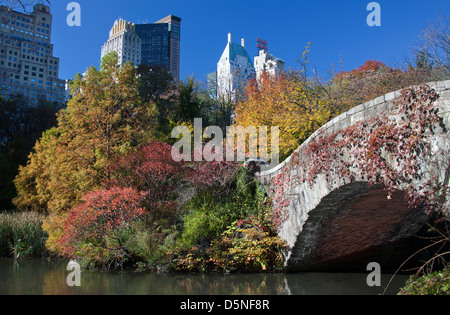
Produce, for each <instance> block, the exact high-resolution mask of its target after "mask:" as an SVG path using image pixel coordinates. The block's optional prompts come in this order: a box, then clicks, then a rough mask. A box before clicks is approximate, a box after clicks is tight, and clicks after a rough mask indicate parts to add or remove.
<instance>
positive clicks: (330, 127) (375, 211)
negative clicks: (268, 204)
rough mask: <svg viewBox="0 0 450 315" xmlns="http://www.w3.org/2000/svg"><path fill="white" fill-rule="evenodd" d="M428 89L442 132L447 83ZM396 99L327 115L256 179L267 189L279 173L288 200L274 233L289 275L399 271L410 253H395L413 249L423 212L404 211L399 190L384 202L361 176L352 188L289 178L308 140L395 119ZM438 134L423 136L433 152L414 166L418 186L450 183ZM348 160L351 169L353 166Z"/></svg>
mask: <svg viewBox="0 0 450 315" xmlns="http://www.w3.org/2000/svg"><path fill="white" fill-rule="evenodd" d="M427 85H428V86H430V87H431V88H432V89H434V90H435V91H436V92H437V94H439V99H438V100H437V101H436V102H435V103H434V104H433V108H435V109H438V110H439V111H438V116H439V117H440V119H441V126H442V124H443V125H445V129H447V130H449V129H450V81H442V82H433V83H429V84H427ZM400 96H401V92H400V91H396V92H392V93H389V94H386V95H384V96H381V97H379V98H376V99H374V100H371V101H369V102H367V103H364V104H361V105H359V106H357V107H355V108H353V109H351V110H350V111H348V112H346V113H344V114H342V115H340V116H338V117H336V118H334V119H333V120H331V121H330V122H328V123H327V124H326V125H324V126H323V127H322V128H320V129H319V130H317V131H316V132H315V133H314V134H313V135H312V136H311V137H310V138H309V139H307V140H306V141H305V142H304V143H303V144H302V145H301V146H300V147H299V148H298V149H297V150H296V151H295V152H294V154H293V155H291V157H289V158H288V159H287V160H286V161H284V162H283V163H281V164H280V165H278V166H277V167H275V168H273V169H271V170H269V171H265V172H261V173H260V174H259V179H260V181H261V183H262V184H263V185H264V186H265V187H266V188H267V187H268V186H270V184H271V183H272V182H273V180H274V179H275V178H276V177H277V176H278V175H280V174H285V175H286V177H285V178H284V184H285V192H284V194H285V195H289V196H290V198H289V201H288V206H287V207H285V208H284V211H285V213H284V215H285V220H283V221H282V222H281V224H280V226H279V228H278V234H279V236H280V237H281V238H282V239H284V240H285V241H286V243H287V245H288V251H287V253H286V266H287V268H288V270H291V271H295V270H332V269H347V268H350V269H357V270H365V268H366V266H367V263H368V262H370V261H377V262H379V263H380V264H381V266H382V267H383V266H389V265H392V267H393V266H394V265H395V266H396V267H398V266H399V262H402V261H403V260H404V259H406V258H407V257H409V255H411V254H412V253H413V252H411V251H408V253H407V254H406V256H405V253H404V251H402V249H403V248H405V246H406V247H407V248H408V249H409V250H410V249H411V246H413V245H412V243H414V244H416V242H414V235H416V234H417V233H418V231H419V230H421V228H423V226H424V224H425V223H426V220H427V215H426V214H425V212H424V211H423V209H421V208H420V207H417V208H411V207H408V203H407V201H406V200H405V198H404V196H405V193H404V192H403V191H401V190H398V191H396V192H395V193H393V194H392V196H389V197H388V198H387V192H386V191H385V190H384V189H383V188H382V187H380V186H372V187H369V185H368V183H367V180H366V178H365V176H364V174H360V176H359V178H358V176H357V177H356V178H354V179H353V180H352V181H351V183H350V182H349V181H348V180H347V181H346V180H345V179H343V178H342V176H341V177H340V176H339V175H337V174H334V173H332V174H331V173H330V174H319V175H318V176H317V177H316V178H315V179H314V182H313V183H312V184H309V183H307V182H302V181H298V180H294V179H293V178H294V176H295V175H296V174H297V173H298V172H299V171H300V170H299V169H298V168H299V166H298V164H296V163H294V162H293V160H294V159H295V158H296V159H298V160H301V159H302V156H307V155H306V154H305V152H307V149H308V147H309V146H310V144H311V143H312V142H313V141H315V140H317V139H320V138H323V137H326V136H330V135H333V134H335V133H336V132H338V131H342V130H344V129H346V128H347V127H350V126H353V125H354V124H355V123H356V122H360V121H361V122H362V121H368V120H369V119H371V118H373V117H377V116H378V117H379V116H384V117H388V116H389V117H390V118H391V117H392V118H393V119H401V118H400V116H398V115H399V114H398V113H396V112H395V109H396V101H397V100H398V99H399V97H400ZM396 115H397V116H396ZM397 121H398V120H397ZM438 129H439V130H438ZM438 129H436V130H434V131H433V132H432V133H428V134H427V136H426V137H424V138H423V139H422V141H423V142H427V143H428V144H430V148H431V151H432V154H431V155H430V156H427V157H424V159H423V161H422V162H421V165H420V168H421V171H422V172H421V174H422V175H423V176H421V178H413V179H412V180H413V181H414V182H413V184H414V185H417V187H420V186H423V185H425V183H426V182H427V181H428V180H431V179H433V180H435V182H437V183H441V184H443V185H449V184H450V183H449V177H450V176H449V175H450V174H449V173H450V167H449V165H450V158H449V156H450V154H449V153H450V141H449V134H448V132H447V130H445V129H444V128H438ZM293 156H294V157H293ZM383 158H385V159H386V161H387V162H388V163H390V165H391V167H393V168H395V161H394V162H392V161H390V159H389V156H387V157H385V156H383ZM313 162H314V161H309V163H313ZM347 162H349V164H350V165H351V164H352V162H353V161H352V160H348V161H347ZM296 168H297V169H296ZM418 177H419V176H418ZM286 178H287V179H288V180H286ZM268 193H269V195H270V194H271V193H270V192H269V191H268ZM271 197H274V196H273V195H271ZM449 197H450V196H448V193H447V201H446V204H444V207H449V199H450V198H449ZM277 206H279V204H278V205H277V201H276V200H275V199H274V201H273V207H274V208H275V207H277ZM416 245H417V244H416ZM393 268H394V267H393Z"/></svg>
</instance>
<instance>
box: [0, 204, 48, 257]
mask: <svg viewBox="0 0 450 315" xmlns="http://www.w3.org/2000/svg"><path fill="white" fill-rule="evenodd" d="M42 220H43V217H42V215H39V214H37V213H33V212H21V213H9V212H3V213H0V257H13V258H14V259H19V258H24V257H29V258H42V257H44V256H45V255H46V254H48V252H47V250H46V248H45V242H46V240H47V237H48V235H47V233H45V232H44V231H43V230H42Z"/></svg>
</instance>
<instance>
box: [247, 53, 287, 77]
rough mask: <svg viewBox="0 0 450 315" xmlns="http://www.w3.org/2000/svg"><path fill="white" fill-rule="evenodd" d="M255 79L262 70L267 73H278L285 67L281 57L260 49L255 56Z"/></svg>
mask: <svg viewBox="0 0 450 315" xmlns="http://www.w3.org/2000/svg"><path fill="white" fill-rule="evenodd" d="M254 60H255V63H254V64H255V71H256V79H259V77H260V76H261V73H263V72H264V71H265V72H267V73H268V74H269V75H278V74H279V73H281V72H283V71H284V69H285V63H284V61H283V60H282V59H280V58H277V57H275V56H274V55H272V54H270V53H269V52H267V51H266V50H263V49H261V50H260V51H259V55H258V56H256V57H255V59H254Z"/></svg>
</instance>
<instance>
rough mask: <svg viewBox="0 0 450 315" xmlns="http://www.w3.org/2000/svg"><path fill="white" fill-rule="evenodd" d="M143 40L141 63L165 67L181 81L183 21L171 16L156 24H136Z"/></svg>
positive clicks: (137, 31)
mask: <svg viewBox="0 0 450 315" xmlns="http://www.w3.org/2000/svg"><path fill="white" fill-rule="evenodd" d="M136 34H137V35H138V36H139V37H140V38H141V41H142V49H141V63H142V64H147V65H158V66H163V67H165V68H166V69H168V70H169V72H170V73H171V74H172V75H173V77H174V79H175V80H179V79H180V34H181V19H180V18H178V17H176V16H173V15H169V16H167V17H165V18H164V19H162V20H159V21H158V22H156V23H154V24H136Z"/></svg>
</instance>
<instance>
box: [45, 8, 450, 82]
mask: <svg viewBox="0 0 450 315" xmlns="http://www.w3.org/2000/svg"><path fill="white" fill-rule="evenodd" d="M69 2H71V1H69V0H52V1H51V3H52V4H51V12H52V14H53V17H54V18H53V31H52V43H53V44H54V55H55V56H56V57H59V58H60V60H61V62H60V77H61V78H63V79H66V78H71V77H73V76H74V75H75V74H76V73H78V72H81V73H82V72H84V70H85V69H86V68H88V67H89V66H91V65H94V66H95V67H98V66H99V60H100V51H101V46H102V45H103V43H104V42H105V41H106V40H107V39H108V33H109V30H110V29H111V27H112V25H113V24H114V21H115V20H116V19H118V18H122V19H126V20H129V21H132V22H135V23H144V22H150V23H152V22H155V21H157V20H159V19H161V18H163V17H165V16H167V15H169V14H173V15H176V16H178V17H180V18H182V30H181V31H182V34H181V37H182V41H181V75H180V76H181V79H185V78H186V77H187V76H190V75H193V76H194V78H196V79H197V80H199V81H206V74H207V73H209V72H213V71H215V69H216V65H217V62H218V60H219V58H220V56H221V54H222V51H223V49H224V48H225V45H226V42H227V34H228V32H231V33H232V36H233V42H236V43H240V39H241V38H242V37H244V38H245V40H246V47H247V51H248V53H249V54H250V56H251V57H253V56H255V55H256V53H257V49H256V39H257V37H260V38H263V39H265V40H266V41H267V42H268V44H269V51H270V52H271V53H272V54H274V55H275V56H277V57H279V58H282V59H284V60H285V62H286V65H287V67H289V68H291V69H298V67H299V65H298V63H297V59H298V58H299V56H300V55H301V54H302V52H303V50H304V47H305V46H306V44H307V43H308V42H311V43H312V46H311V53H310V60H311V65H313V66H315V67H316V68H317V70H318V72H319V75H321V76H325V75H326V74H327V69H331V67H332V65H333V64H334V65H337V67H338V69H340V68H341V67H342V69H344V70H350V69H353V68H356V67H358V66H359V65H361V64H363V63H364V61H365V60H367V59H374V60H380V61H384V62H386V63H388V64H394V63H400V62H401V61H402V58H404V57H406V56H408V55H409V54H410V51H411V50H410V49H411V47H412V45H413V44H414V42H415V41H416V40H417V36H418V34H419V33H420V31H421V30H423V29H424V28H425V27H426V26H427V23H428V21H429V20H434V19H435V18H436V17H438V16H439V15H442V14H444V15H445V14H449V13H450V2H449V1H448V0H428V1H418V0H408V1H406V0H384V1H377V2H378V3H379V4H380V6H381V26H380V27H369V26H368V25H367V23H366V19H367V16H368V14H369V13H370V12H369V11H367V10H366V7H367V4H368V3H369V2H371V1H370V0H345V1H328V0H327V1H325V0H322V1H313V0H310V1H302V0H295V1H288V0H278V1H273V0H271V1H266V0H260V1H253V0H251V1H250V0H227V1H217V0H170V1H169V0H159V1H156V0H129V1H124V0H120V1H119V0H109V1H104V0H78V1H77V2H78V3H79V4H80V6H81V26H80V27H69V26H68V25H67V23H66V18H67V15H68V14H69V13H70V12H69V11H67V10H66V6H67V4H68V3H69ZM340 60H342V65H339V61H340Z"/></svg>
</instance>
